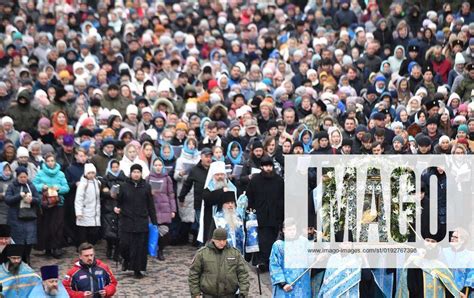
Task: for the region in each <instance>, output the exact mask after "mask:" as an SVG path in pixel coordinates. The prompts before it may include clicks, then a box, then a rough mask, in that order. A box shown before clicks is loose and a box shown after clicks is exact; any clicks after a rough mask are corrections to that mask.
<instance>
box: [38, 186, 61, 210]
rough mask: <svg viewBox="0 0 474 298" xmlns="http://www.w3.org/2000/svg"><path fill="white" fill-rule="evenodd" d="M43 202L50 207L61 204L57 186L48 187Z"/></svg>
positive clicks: (44, 192)
mask: <svg viewBox="0 0 474 298" xmlns="http://www.w3.org/2000/svg"><path fill="white" fill-rule="evenodd" d="M41 204H42V205H43V206H45V207H48V208H51V207H55V206H57V205H58V204H59V195H58V191H57V190H56V188H53V187H48V189H47V190H46V191H43V196H42V198H41Z"/></svg>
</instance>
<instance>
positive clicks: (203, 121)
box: [199, 117, 212, 138]
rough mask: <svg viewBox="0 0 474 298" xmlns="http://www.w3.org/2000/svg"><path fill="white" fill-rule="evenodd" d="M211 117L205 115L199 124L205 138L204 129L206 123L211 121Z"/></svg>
mask: <svg viewBox="0 0 474 298" xmlns="http://www.w3.org/2000/svg"><path fill="white" fill-rule="evenodd" d="M211 121H212V120H211V118H209V117H204V118H202V119H201V124H199V131H200V132H201V137H203V138H204V136H205V135H206V130H205V129H204V124H205V123H206V122H211Z"/></svg>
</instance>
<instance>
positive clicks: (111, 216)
mask: <svg viewBox="0 0 474 298" xmlns="http://www.w3.org/2000/svg"><path fill="white" fill-rule="evenodd" d="M126 179H127V177H125V175H124V174H123V172H120V174H119V175H118V176H114V175H112V174H110V173H107V175H105V177H104V178H103V179H101V187H102V193H101V199H102V201H101V204H100V206H101V217H102V218H101V225H102V231H103V235H104V238H105V239H118V215H117V214H116V213H115V212H114V208H115V207H117V199H114V198H112V197H111V196H110V190H111V189H112V187H113V186H114V185H117V184H118V185H120V184H121V183H124V182H125V180H126Z"/></svg>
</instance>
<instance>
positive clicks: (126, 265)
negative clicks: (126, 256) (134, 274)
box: [122, 260, 128, 271]
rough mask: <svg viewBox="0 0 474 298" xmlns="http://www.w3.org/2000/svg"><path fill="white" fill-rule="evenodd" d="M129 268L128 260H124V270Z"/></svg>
mask: <svg viewBox="0 0 474 298" xmlns="http://www.w3.org/2000/svg"><path fill="white" fill-rule="evenodd" d="M127 270H128V262H127V261H126V260H123V262H122V271H127Z"/></svg>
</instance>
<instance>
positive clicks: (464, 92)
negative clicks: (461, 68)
mask: <svg viewBox="0 0 474 298" xmlns="http://www.w3.org/2000/svg"><path fill="white" fill-rule="evenodd" d="M473 89H474V80H473V79H471V78H470V77H469V74H468V73H466V74H464V75H463V79H462V81H461V82H460V83H459V85H458V87H457V88H456V90H455V92H456V93H457V94H458V95H459V97H461V101H462V102H469V101H470V100H471V91H472V90H473Z"/></svg>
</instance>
